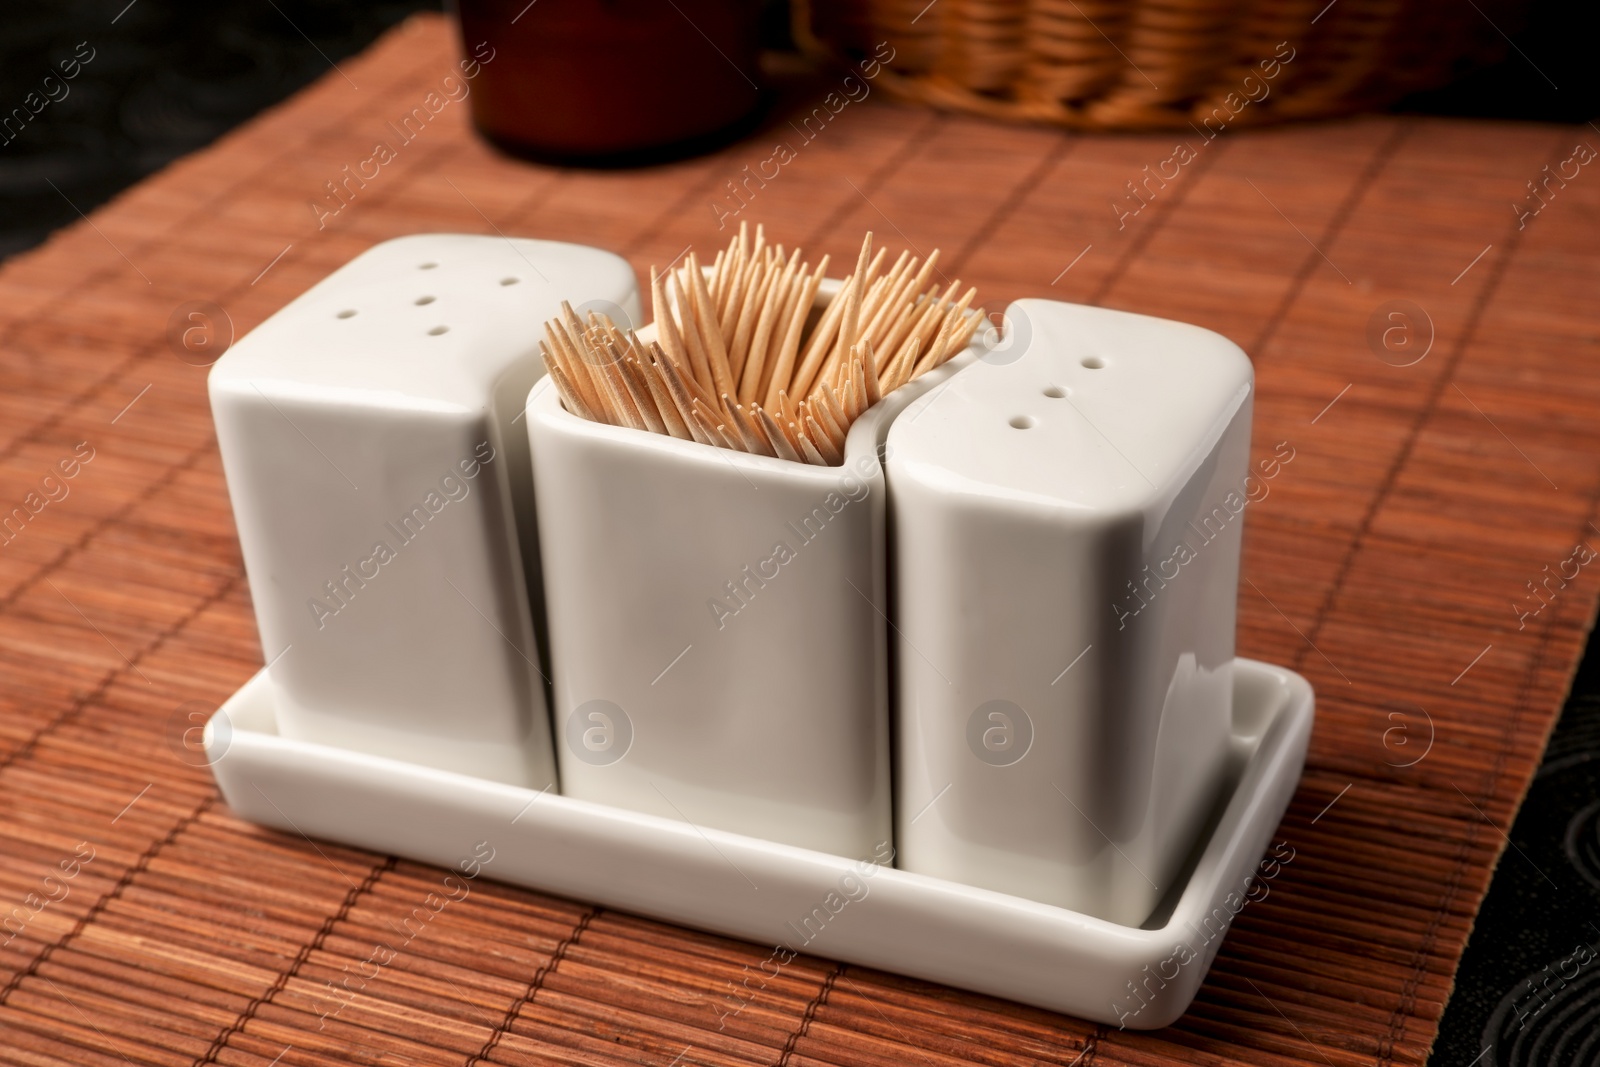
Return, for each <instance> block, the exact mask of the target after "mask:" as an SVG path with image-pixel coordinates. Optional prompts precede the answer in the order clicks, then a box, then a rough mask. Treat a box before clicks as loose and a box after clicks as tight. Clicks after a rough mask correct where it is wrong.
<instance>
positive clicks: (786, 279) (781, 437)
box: [540, 224, 983, 466]
mask: <svg viewBox="0 0 1600 1067" xmlns="http://www.w3.org/2000/svg"><path fill="white" fill-rule="evenodd" d="M885 258H886V252H885V251H884V250H882V249H880V250H878V251H877V253H876V254H874V253H873V248H872V234H870V233H868V234H867V236H866V239H865V240H863V241H862V242H861V254H860V255H859V257H858V258H857V261H856V269H855V271H854V273H852V274H851V275H850V276H849V277H848V278H846V279H845V280H844V284H843V286H842V287H841V289H840V290H839V292H838V294H837V295H836V296H835V297H834V298H833V300H831V301H830V302H829V303H828V305H827V307H826V308H825V309H823V310H822V311H821V313H820V314H817V315H813V313H812V308H813V305H814V302H815V300H816V296H817V291H818V289H819V288H820V287H821V285H822V279H823V277H824V275H825V274H826V273H827V270H828V257H827V256H823V257H822V260H821V262H820V263H818V264H817V265H816V267H815V268H814V269H813V268H812V266H811V264H809V263H806V262H803V261H802V259H801V253H800V250H799V249H795V250H793V251H790V252H788V253H785V250H784V247H783V246H782V245H776V246H773V245H769V244H767V240H766V233H765V232H764V230H763V229H762V227H760V226H758V227H756V231H755V234H754V237H753V238H752V236H751V234H750V232H749V227H748V225H743V224H741V225H740V227H739V233H738V236H736V237H735V238H734V239H733V240H732V241H730V242H729V244H728V247H727V248H726V249H724V250H722V251H720V252H718V253H717V256H716V260H715V261H714V262H713V263H712V265H711V269H710V270H709V271H707V270H704V269H702V267H701V265H700V262H699V260H698V259H697V258H696V257H695V254H694V253H693V252H690V253H689V255H688V257H687V260H686V261H685V263H684V265H683V266H681V267H679V268H677V269H676V270H671V269H669V270H668V271H667V272H666V273H665V274H661V273H658V272H657V271H656V269H655V268H654V267H652V268H651V270H650V295H651V301H652V304H653V310H654V314H655V327H656V337H655V339H654V340H652V341H649V342H643V341H641V340H640V339H639V338H638V336H637V335H636V334H635V333H634V332H633V331H632V330H623V329H620V328H618V326H617V325H616V324H615V323H614V322H612V321H611V320H610V319H609V318H607V317H606V316H604V315H602V314H599V313H597V312H591V313H590V315H589V316H588V320H587V321H582V320H580V319H579V318H578V316H577V315H576V313H574V312H573V310H572V308H571V306H570V305H567V304H563V305H562V310H563V312H564V314H563V316H562V318H560V319H557V320H553V321H551V322H547V323H546V324H545V335H546V336H545V340H544V341H542V342H541V343H540V348H541V351H542V352H543V354H544V360H545V364H546V366H547V367H548V368H549V370H550V377H551V378H553V379H554V380H555V384H556V388H557V389H559V390H560V392H561V399H562V402H563V403H564V404H565V406H566V408H567V410H568V411H570V412H572V413H573V414H575V415H578V416H580V417H582V418H585V419H590V420H592V421H595V422H603V423H609V424H611V425H613V426H627V427H631V428H633V429H635V430H649V431H651V432H654V433H660V434H670V435H671V436H673V437H677V438H682V439H684V440H693V441H698V442H699V443H701V444H706V445H713V446H715V447H718V448H731V449H734V450H735V451H739V452H752V453H756V454H758V455H763V456H773V457H776V458H779V459H787V460H793V461H796V462H800V463H814V464H818V465H825V466H836V465H838V464H840V463H842V462H843V461H844V448H845V435H846V433H847V432H848V431H849V429H850V425H851V423H853V422H854V421H855V420H856V419H857V418H859V417H860V415H861V413H862V412H864V411H866V410H867V409H868V408H870V407H871V406H872V405H874V404H876V403H877V402H878V401H879V400H881V399H882V398H883V397H884V396H885V395H886V394H888V393H891V392H893V391H894V390H896V389H898V388H900V387H901V386H903V385H905V384H906V383H907V382H909V381H911V380H912V379H913V378H916V377H918V376H919V375H922V374H926V373H927V372H928V371H930V370H933V369H934V368H935V367H937V366H939V365H940V364H941V363H943V362H945V360H947V359H949V358H950V357H952V356H953V355H955V354H956V353H958V352H960V351H961V350H962V349H964V348H965V347H966V346H967V344H968V343H969V342H970V341H971V339H972V335H973V332H974V331H975V330H976V329H977V328H978V325H979V324H980V323H981V322H982V320H983V313H982V311H981V309H979V310H972V309H971V307H972V300H973V297H974V296H976V295H977V290H975V289H968V290H967V291H966V292H965V293H963V294H962V295H961V296H960V297H959V299H958V298H957V297H956V293H957V292H959V291H960V285H961V283H960V281H959V279H958V280H956V281H954V282H951V283H950V284H949V285H948V286H947V287H946V288H944V289H943V290H942V291H941V290H940V288H939V286H938V285H937V284H933V285H930V284H929V281H928V279H929V277H930V275H932V274H933V272H934V271H935V270H936V269H937V263H938V259H939V253H938V251H937V250H935V251H934V252H933V253H932V254H931V255H930V256H928V258H927V259H926V260H919V259H918V258H917V257H915V256H911V255H909V254H908V253H906V252H902V253H901V254H900V257H899V258H898V259H897V260H895V262H894V265H893V266H892V267H890V268H889V269H888V270H887V271H884V269H883V266H884V260H885Z"/></svg>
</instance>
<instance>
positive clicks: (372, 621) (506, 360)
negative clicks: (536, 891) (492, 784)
mask: <svg viewBox="0 0 1600 1067" xmlns="http://www.w3.org/2000/svg"><path fill="white" fill-rule="evenodd" d="M562 300H568V301H570V302H571V303H572V304H573V305H575V306H583V305H586V304H587V305H590V306H594V307H599V308H603V309H605V310H607V311H608V312H609V313H610V314H613V315H618V314H623V315H626V316H629V317H631V318H633V319H634V320H637V318H638V315H639V300H638V289H637V283H636V282H635V280H634V276H633V272H632V270H631V269H630V268H629V266H628V264H627V263H626V262H625V261H623V260H622V259H620V258H618V257H617V256H614V255H611V254H609V253H606V252H602V251H600V250H598V249H593V248H585V247H582V246H578V245H570V244H560V243H555V242H548V241H530V240H507V239H504V238H500V237H479V236H467V235H448V234H440V235H421V236H414V237H404V238H400V239H397V240H392V241H387V242H385V243H383V244H380V245H378V246H376V247H374V248H372V249H369V250H368V251H366V252H365V253H363V254H361V255H360V256H358V257H356V258H355V259H354V260H352V261H351V262H350V263H348V264H347V265H345V266H344V267H341V268H340V269H339V270H337V271H335V272H334V273H333V274H331V275H329V276H328V277H327V278H326V279H324V280H323V281H321V282H319V283H318V284H317V285H315V286H313V287H312V288H311V289H310V290H308V291H307V292H306V293H304V294H303V295H302V296H300V297H299V298H297V299H296V300H294V301H293V302H292V303H290V304H289V305H288V306H286V307H285V308H283V309H282V310H281V311H279V312H277V313H276V314H274V315H273V316H272V317H271V318H269V319H267V320H266V321H265V322H263V323H262V324H261V325H260V326H258V327H257V328H256V329H255V330H253V331H251V333H250V334H249V335H248V336H246V337H244V338H243V339H241V340H240V341H239V342H238V343H237V344H235V345H234V346H233V347H232V348H231V349H230V350H229V351H228V352H227V353H226V354H225V355H224V356H223V357H222V358H221V359H220V360H218V361H217V363H216V365H215V366H214V367H213V368H212V371H211V376H210V392H211V405H212V412H213V414H214V416H215V419H216V424H217V437H218V441H219V444H220V446H221V452H222V461H223V467H224V471H225V473H226V475H227V481H228V491H229V495H230V496H231V498H232V501H233V508H234V516H235V519H236V520H237V524H238V528H239V542H240V546H241V548H242V549H243V553H244V562H245V568H246V571H247V572H248V575H249V579H250V588H251V594H252V597H253V599H254V601H255V610H256V620H257V623H258V625H259V627H260V631H261V642H262V647H263V652H264V654H265V656H266V657H267V659H268V660H269V663H270V671H271V675H272V679H273V682H274V689H275V692H276V694H277V700H278V705H277V708H276V716H277V722H278V729H279V732H280V733H281V734H282V735H283V736H285V737H287V738H292V739H296V740H305V741H316V742H321V743H324V744H329V745H336V746H340V747H343V748H349V749H356V750H359V751H362V752H367V753H371V754H375V755H380V756H388V757H393V758H395V759H400V760H406V761H408V762H411V763H419V764H424V765H427V766H431V767H437V768H442V769H445V770H451V771H458V772H461V773H464V774H471V775H474V776H477V777H481V778H489V779H493V780H496V781H501V782H509V783H515V784H518V785H525V786H533V787H535V788H543V787H545V786H548V785H551V784H553V783H554V774H555V768H554V761H553V760H552V758H551V746H550V739H549V725H548V716H547V714H546V707H545V695H544V681H543V679H542V672H541V668H540V665H539V660H540V656H539V649H538V647H537V642H536V639H535V631H534V615H533V614H532V612H531V610H530V602H532V603H534V604H536V603H537V602H538V597H539V590H538V587H537V579H538V573H539V571H538V563H537V560H538V557H537V543H536V534H535V524H534V519H533V510H532V494H531V492H530V490H529V475H528V448H527V435H526V433H525V432H524V431H523V429H522V428H521V427H519V426H515V425H513V423H514V422H516V421H517V420H518V419H519V418H520V415H521V411H522V407H523V401H524V399H525V398H526V396H527V394H528V389H529V388H530V387H531V386H532V384H533V383H534V381H535V380H536V379H537V378H539V377H540V375H541V374H542V373H543V364H542V361H541V360H540V357H539V355H538V350H537V344H538V339H539V337H540V336H541V328H542V324H543V322H544V321H545V320H546V319H549V318H553V317H555V316H556V315H557V314H559V312H560V302H561V301H562Z"/></svg>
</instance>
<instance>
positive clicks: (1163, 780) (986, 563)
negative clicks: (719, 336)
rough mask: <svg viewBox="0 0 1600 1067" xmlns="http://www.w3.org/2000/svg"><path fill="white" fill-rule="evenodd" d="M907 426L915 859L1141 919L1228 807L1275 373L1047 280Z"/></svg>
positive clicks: (903, 475) (1093, 910)
mask: <svg viewBox="0 0 1600 1067" xmlns="http://www.w3.org/2000/svg"><path fill="white" fill-rule="evenodd" d="M1006 320H1007V340H1006V343H1005V344H1004V345H1003V346H1001V347H999V348H997V349H996V350H995V351H994V352H992V353H991V354H990V355H989V356H988V357H986V358H985V360H983V361H980V362H977V363H974V364H973V365H972V366H970V367H969V368H967V369H965V370H963V371H961V372H960V373H959V374H957V375H955V376H954V377H953V378H952V379H951V380H950V382H949V384H948V385H947V386H946V387H945V388H944V389H941V390H939V391H938V392H937V393H935V394H931V395H929V396H925V397H924V398H922V399H921V400H919V401H918V402H916V403H914V404H913V405H911V406H910V407H909V408H908V409H907V410H906V411H905V412H903V413H902V414H901V415H900V417H899V418H898V419H897V420H896V421H895V423H894V425H893V426H892V427H891V428H890V430H889V433H888V444H889V459H888V468H887V469H888V480H889V490H890V498H891V507H892V514H893V518H892V524H893V529H894V560H895V562H894V566H895V579H894V580H895V583H896V590H897V594H896V600H895V604H894V618H895V625H896V632H897V634H898V640H897V644H896V650H895V651H896V664H897V682H898V685H897V716H898V717H897V755H898V779H897V783H896V829H897V845H898V847H899V857H898V864H897V865H898V866H900V867H901V868H903V869H905V870H909V871H915V872H918V873H921V874H928V875H933V876H936V877H940V878H947V879H951V880H953V881H957V882H964V883H967V884H970V885H976V886H982V887H985V888H989V889H994V890H998V891H1001V892H1005V893H1010V894H1014V895H1016V896H1021V897H1026V898H1029V899H1032V900H1037V901H1042V902H1045V903H1049V904H1056V905H1059V906H1062V907H1065V908H1071V909H1074V910H1077V911H1081V912H1085V913H1087V914H1090V915H1094V916H1097V917H1100V918H1104V919H1109V920H1112V921H1115V922H1119V923H1123V924H1127V925H1131V926H1137V925H1139V924H1140V923H1141V922H1143V921H1144V920H1145V918H1146V917H1147V916H1148V915H1149V914H1150V913H1151V912H1152V910H1153V909H1154V908H1155V906H1156V904H1157V903H1158V901H1159V900H1160V898H1161V897H1162V895H1163V894H1164V893H1165V892H1166V890H1167V889H1168V887H1169V886H1170V884H1171V882H1172V880H1173V878H1174V877H1175V875H1176V874H1177V872H1178V871H1179V869H1180V867H1181V865H1182V863H1183V861H1184V859H1185V856H1186V855H1187V853H1188V852H1189V850H1190V848H1191V847H1192V846H1193V844H1194V841H1195V837H1196V834H1197V832H1198V830H1199V828H1200V825H1201V823H1202V821H1203V820H1204V819H1205V817H1206V816H1207V815H1208V814H1209V812H1210V809H1211V807H1212V805H1213V802H1214V799H1215V795H1216V790H1217V788H1218V783H1219V776H1220V774H1221V771H1222V768H1223V764H1224V759H1225V755H1226V750H1227V745H1228V735H1229V716H1230V708H1231V701H1232V688H1231V687H1232V681H1231V679H1232V662H1233V654H1234V617H1235V601H1236V596H1237V585H1238V580H1239V552H1240V531H1241V528H1242V526H1243V522H1244V517H1243V514H1242V513H1243V511H1244V510H1245V506H1246V502H1247V500H1248V499H1249V497H1250V496H1251V495H1252V490H1251V486H1250V485H1249V484H1247V480H1246V479H1247V475H1248V474H1249V473H1250V472H1249V467H1248V464H1249V455H1248V453H1249V445H1250V410H1251V397H1252V390H1253V374H1252V369H1251V366H1250V362H1249V360H1248V359H1247V358H1246V357H1245V355H1244V353H1243V352H1241V351H1240V350H1239V348H1238V347H1237V346H1236V345H1234V344H1233V343H1232V342H1230V341H1228V340H1227V339H1226V338H1224V337H1221V336H1219V335H1218V334H1215V333H1212V332H1210V331H1207V330H1203V329H1200V328H1198V327H1195V326H1189V325H1185V324H1182V323H1177V322H1169V321H1165V320H1161V319H1154V318H1149V317H1146V316H1142V315H1132V314H1127V313H1124V312H1118V311H1108V310H1104V309H1100V308H1092V307H1082V306H1075V305H1070V304H1061V303H1056V302H1053V301H1044V300H1023V301H1019V302H1017V303H1015V304H1013V305H1012V306H1011V307H1010V308H1009V309H1008V311H1007V315H1006Z"/></svg>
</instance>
